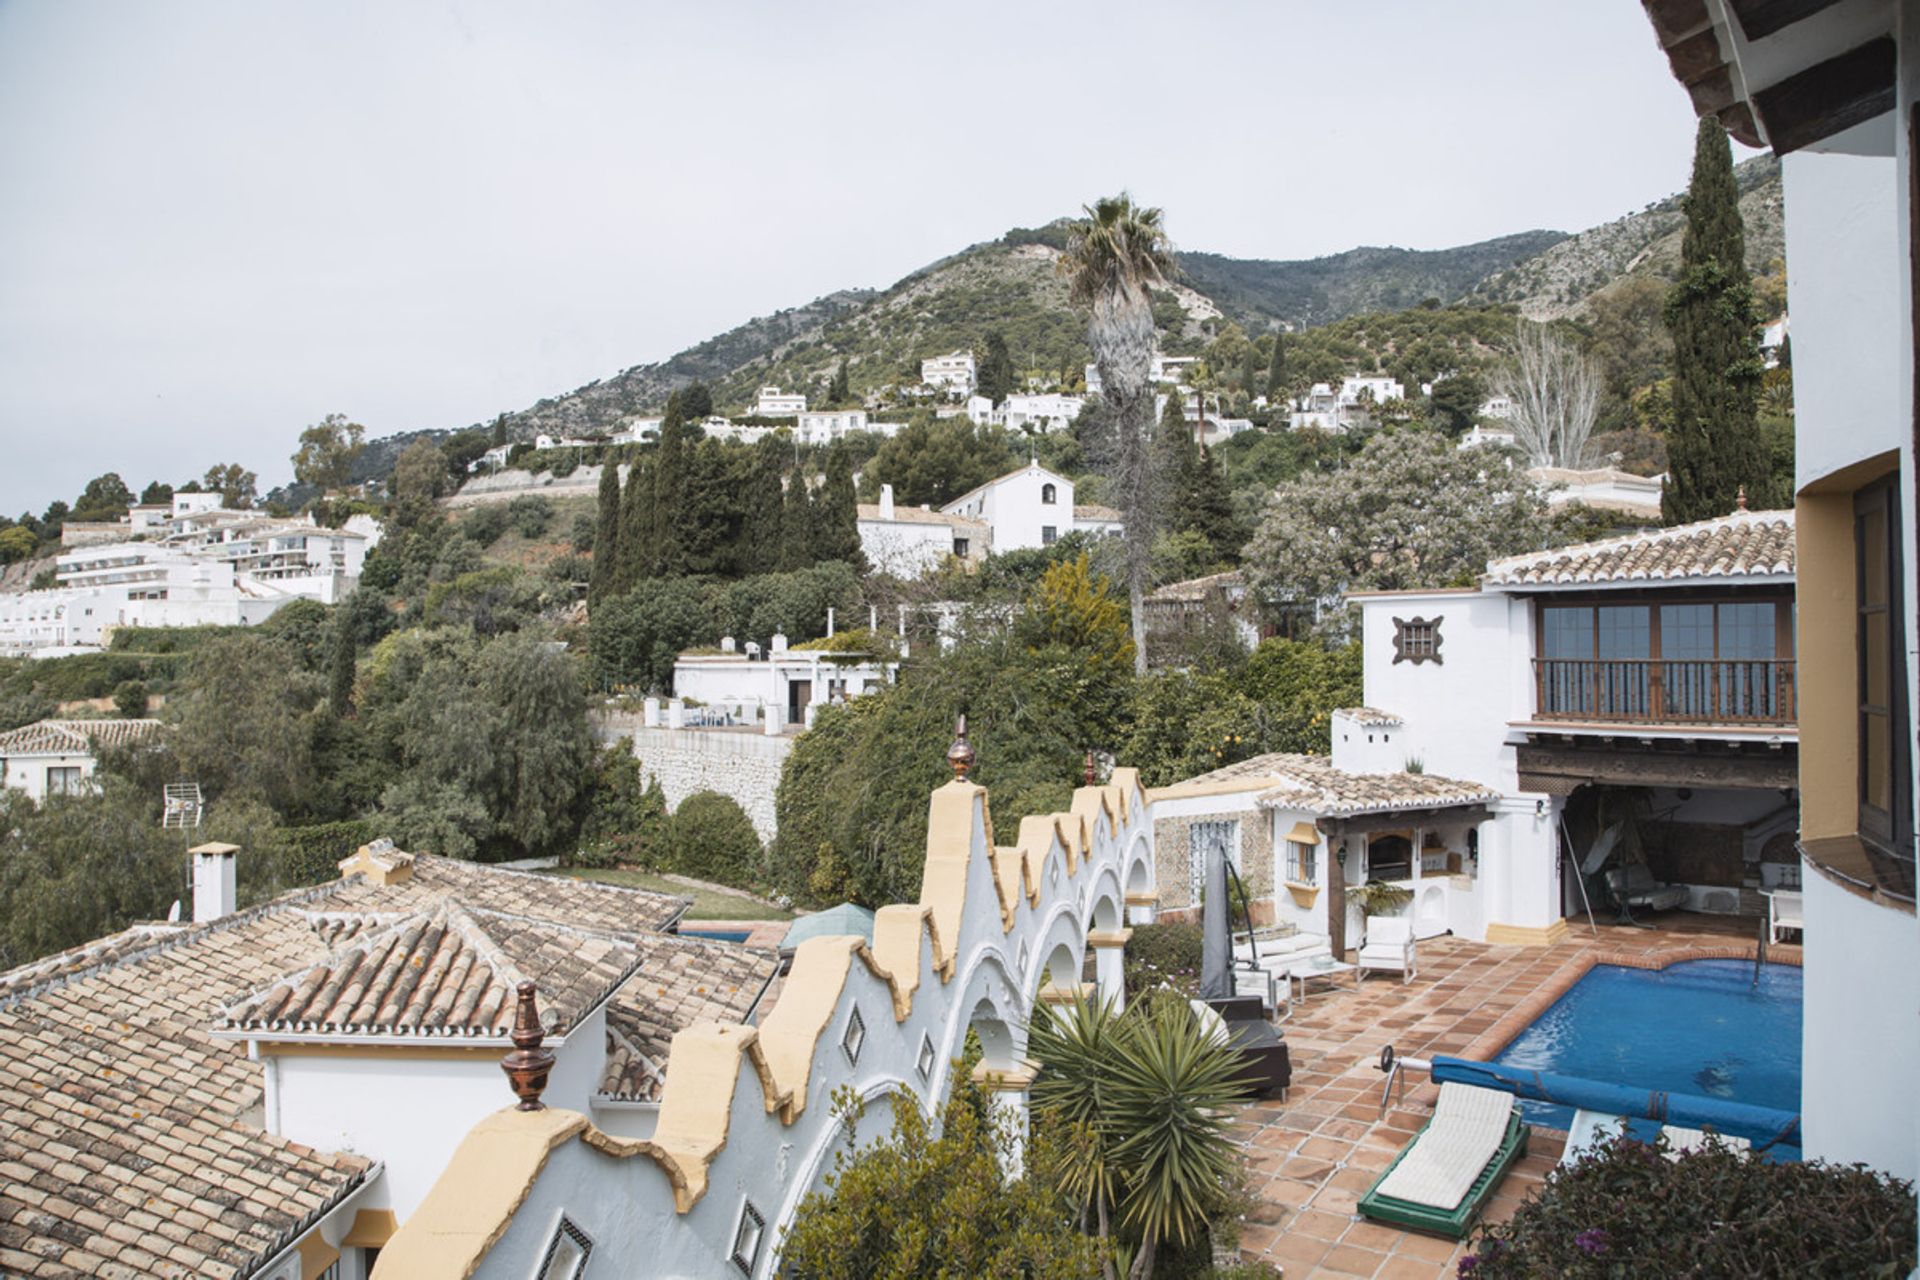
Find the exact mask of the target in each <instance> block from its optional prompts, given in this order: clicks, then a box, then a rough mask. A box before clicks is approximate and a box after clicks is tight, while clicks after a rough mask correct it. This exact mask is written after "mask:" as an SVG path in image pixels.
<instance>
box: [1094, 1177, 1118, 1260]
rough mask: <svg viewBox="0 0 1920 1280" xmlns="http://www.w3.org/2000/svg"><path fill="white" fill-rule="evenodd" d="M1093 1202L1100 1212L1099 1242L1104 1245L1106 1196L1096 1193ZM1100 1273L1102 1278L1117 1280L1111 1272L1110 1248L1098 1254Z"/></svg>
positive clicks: (1105, 1238) (1111, 1258) (1105, 1234)
mask: <svg viewBox="0 0 1920 1280" xmlns="http://www.w3.org/2000/svg"><path fill="white" fill-rule="evenodd" d="M1093 1202H1094V1205H1095V1207H1097V1208H1098V1209H1099V1212H1100V1243H1101V1244H1103V1245H1104V1244H1106V1243H1107V1198H1106V1197H1105V1196H1102V1195H1096V1196H1094V1198H1093ZM1100 1274H1101V1276H1102V1277H1103V1280H1119V1277H1118V1276H1116V1275H1115V1274H1114V1272H1113V1253H1112V1251H1111V1250H1108V1251H1106V1252H1104V1253H1102V1254H1101V1256H1100Z"/></svg>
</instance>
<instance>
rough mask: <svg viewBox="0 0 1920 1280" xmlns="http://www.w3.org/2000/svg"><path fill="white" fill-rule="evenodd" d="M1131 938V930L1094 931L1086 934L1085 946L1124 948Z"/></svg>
mask: <svg viewBox="0 0 1920 1280" xmlns="http://www.w3.org/2000/svg"><path fill="white" fill-rule="evenodd" d="M1131 937H1133V930H1131V929H1094V930H1091V931H1089V932H1088V934H1087V945H1088V946H1090V947H1124V946H1126V945H1127V940H1128V939H1129V938H1131Z"/></svg>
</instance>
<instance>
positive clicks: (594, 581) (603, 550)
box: [587, 449, 620, 601]
mask: <svg viewBox="0 0 1920 1280" xmlns="http://www.w3.org/2000/svg"><path fill="white" fill-rule="evenodd" d="M619 573H620V451H619V450H618V449H609V450H607V459H606V461H605V462H604V463H603V464H602V465H601V467H600V494H599V497H598V498H597V499H596V501H595V505H594V509H593V572H592V574H591V575H590V576H589V577H588V578H587V599H588V600H589V601H592V600H598V599H600V598H601V597H602V596H604V595H606V594H607V589H608V588H609V587H610V586H612V585H613V581H614V579H615V578H616V577H618V576H619Z"/></svg>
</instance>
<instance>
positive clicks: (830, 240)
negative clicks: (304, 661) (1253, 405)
mask: <svg viewBox="0 0 1920 1280" xmlns="http://www.w3.org/2000/svg"><path fill="white" fill-rule="evenodd" d="M1691 145H1692V121H1691V117H1690V113H1689V111H1688V107H1687V103H1686V99H1685V95H1684V94H1683V93H1682V91H1681V90H1680V89H1679V87H1678V86H1676V85H1675V84H1674V83H1673V82H1672V80H1671V79H1670V78H1669V76H1668V73H1667V69H1666V66H1665V62H1664V60H1663V59H1662V57H1661V56H1660V54H1659V53H1658V51H1657V49H1656V48H1655V45H1654V40H1653V36H1652V33H1651V31H1650V29H1649V27H1648V25H1647V21H1646V18H1645V17H1644V15H1643V13H1642V11H1641V8H1640V6H1639V5H1638V4H1636V3H1634V2H1633V0H1580V2H1579V3H1567V2H1566V0H1553V2H1551V3H1543V2H1542V0H1453V2H1451V3H1445V4H1436V3H1433V2H1432V0H1365V2H1358V0H1246V2H1245V3H1226V2H1224V0H1221V2H1208V0H1198V2H1194V0H1190V2H1189V3H1186V4H1182V5H1168V4H1165V3H1152V4H1148V3H1134V2H1132V0H1097V2H1093V3H1064V2H1061V3H1055V2H1053V0H1041V2H1040V3H1035V2H1034V0H1024V2H1022V3H999V2H998V0H985V2H983V3H976V4H971V5H963V6H954V5H939V6H935V5H930V4H922V3H911V2H908V0H878V2H875V3H853V2H847V3H842V2H838V0H833V2H820V3H813V2H808V0H781V2H778V3H774V2H767V3H749V2H747V0H733V2H729V0H698V2H695V0H684V2H682V3H677V4H660V3H643V2H634V0H609V2H607V3H550V4H548V3H543V4H538V5H529V4H523V3H500V4H494V3H470V2H467V0H454V2H451V3H438V4H428V3H424V2H422V3H395V2H394V0H377V2H374V3H347V2H343V0H325V2H314V3H274V4H259V3H253V2H244V3H213V2H207V3H200V2H193V3H187V2H165V3H163V2H161V0H125V2H122V3H107V2H100V0H0V440H4V444H5V447H4V450H0V510H5V511H7V512H17V511H19V510H21V509H23V508H27V507H31V508H32V509H34V510H36V511H37V510H39V509H40V508H42V507H44V506H45V505H46V504H47V503H48V502H49V501H51V500H52V499H54V498H56V497H59V498H66V499H68V500H69V501H71V499H72V498H73V496H74V494H75V493H76V492H77V491H78V490H79V488H80V486H81V485H82V484H83V483H84V482H85V480H86V479H87V478H88V477H90V476H93V475H97V474H99V473H100V472H102V471H104V470H117V471H119V472H120V473H121V474H122V475H123V476H124V477H125V478H126V479H127V481H128V482H129V483H131V484H133V485H134V486H135V487H136V488H137V487H138V486H139V485H141V484H143V483H145V482H146V481H147V480H149V479H154V478H162V479H167V480H170V481H174V482H178V481H180V480H183V479H185V478H187V477H189V476H191V475H195V474H198V473H199V472H201V471H203V470H205V469H206V467H207V466H208V465H210V464H212V463H214V462H226V461H239V462H242V463H244V464H245V465H246V466H248V467H250V468H253V469H255V470H257V471H259V473H260V476H261V480H262V485H263V487H265V486H267V485H271V484H273V483H277V482H279V481H281V480H284V479H286V478H287V477H288V475H289V472H290V468H289V465H288V461H287V459H288V455H289V454H290V453H291V452H292V449H293V443H294V438H295V436H296V435H297V434H298V432H299V430H300V429H301V427H303V426H305V425H306V424H308V423H311V422H313V421H316V420H318V419H319V418H320V417H321V416H322V415H324V414H326V413H328V412H333V411H340V412H345V413H348V414H351V415H353V416H354V417H355V418H357V419H358V420H359V421H361V422H364V423H366V424H367V426H368V428H369V429H370V431H371V432H372V433H373V434H375V435H384V434H388V433H391V432H394V431H403V430H409V429H413V428H418V427H446V426H460V425H464V424H466V423H468V422H472V421H475V420H478V419H483V418H487V417H490V416H491V415H493V414H495V413H497V412H499V411H501V410H506V409H514V408H519V407H522V406H524V405H526V404H529V403H531V402H532V401H534V400H536V399H538V398H539V397H541V396H543V395H546V394H550V393H553V392H558V391H563V390H566V389H569V388H571V387H574V386H576V385H578V384H580V383H582V382H586V381H589V380H591V379H594V378H597V377H601V376H603V375H605V374H607V373H610V372H613V371H616V370H618V369H621V368H624V367H626V366H628V365H632V364H637V363H642V362H645V361H650V360H657V359H660V358H663V357H665V356H667V355H669V354H671V353H672V352H674V351H676V350H679V349H681V348H683V347H685V346H688V345H690V344H692V343H694V342H697V341H699V340H701V339H703V338H705V337H708V336H710V335H712V334H714V333H716V332H718V331H720V330H723V329H726V328H729V327H731V326H732V325H734V324H737V323H739V322H740V321H741V320H744V319H745V318H747V317H748V316H751V315H755V314H761V313H765V312H768V311H772V310H775V309H778V308H781V307H787V306H793V305H796V304H799V303H802V302H805V301H807V300H809V299H811V298H813V297H816V296H818V295H820V294H822V293H826V292H829V291H831V290H833V289H837V288H843V287H848V286H884V285H887V284H889V283H891V282H892V281H894V280H895V279H897V278H898V277H900V276H901V275H904V274H905V273H907V272H908V271H911V270H913V269H914V268H916V267H918V266H920V265H922V264H924V263H926V262H928V261H930V260H932V259H934V258H937V257H940V256H942V255H944V254H947V253H950V252H952V251H954V250H955V249H958V248H960V247H962V246H964V245H967V244H970V243H973V242H976V241H980V240H984V239H988V238H991V237H993V236H996V235H998V234H999V233H1000V232H1002V231H1004V230H1005V229H1006V228H1008V227H1010V226H1016V225H1033V224H1037V223H1041V222H1044V221H1046V220H1048V219H1051V218H1053V217H1057V216H1059V215H1061V214H1064V213H1069V212H1072V211H1074V210H1075V209H1077V207H1078V206H1079V205H1080V204H1081V203H1082V202H1084V201H1087V200H1089V199H1091V198H1093V197H1094V196H1097V195H1099V194H1102V193H1106V192H1110V191H1113V190H1116V189H1118V188H1121V187H1127V188H1130V189H1131V190H1132V191H1133V192H1134V194H1135V195H1136V196H1137V197H1139V198H1141V199H1143V200H1145V201H1147V202H1149V203H1153V204H1158V205H1162V206H1164V208H1165V209H1166V211H1167V221H1168V225H1169V228H1170V230H1171V231H1172V233H1173V235H1174V238H1175V240H1176V241H1177V242H1178V243H1179V244H1180V245H1181V246H1182V247H1186V248H1193V249H1206V250H1211V251H1215V252H1220V253H1228V254H1234V255H1239V256H1244V257H1265V258H1297V257H1310V256H1314V255H1318V254H1323V253H1332V252H1337V251H1339V250H1342V249H1346V248H1350V247H1352V246H1354V245H1356V244H1393V245H1405V246H1411V247H1415V248H1441V247H1445V246H1448V245H1453V244H1460V243H1464V242H1468V241H1473V240H1478V239H1483V238H1486V237H1489V236H1496V235H1502V234H1505V233H1508V232H1513V231H1520V230H1525V229H1528V228H1534V227H1552V228H1561V229H1567V230H1577V229H1580V228H1583V227H1586V226H1590V225H1592V224H1594V223H1597V222H1602V221H1605V220H1607V219H1609V218H1613V217H1617V216H1619V215H1620V214H1622V213H1626V212H1629V211H1631V210H1634V209H1637V208H1639V207H1640V206H1642V205H1644V204H1645V203H1646V202H1648V201H1649V200H1652V199H1656V198H1658V197H1660V196H1662V195H1665V194H1667V193H1669V192H1671V191H1673V190H1675V189H1677V188H1678V187H1680V186H1681V185H1683V184H1684V182H1685V179H1686V175H1687V169H1688V165H1689V158H1690V152H1691Z"/></svg>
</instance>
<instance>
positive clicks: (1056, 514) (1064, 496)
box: [941, 461, 1121, 552]
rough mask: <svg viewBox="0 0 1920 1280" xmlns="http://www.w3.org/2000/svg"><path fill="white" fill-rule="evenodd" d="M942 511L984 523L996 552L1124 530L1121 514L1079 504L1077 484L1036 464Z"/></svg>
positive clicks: (1010, 473)
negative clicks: (1075, 535)
mask: <svg viewBox="0 0 1920 1280" xmlns="http://www.w3.org/2000/svg"><path fill="white" fill-rule="evenodd" d="M941 510H942V511H944V512H946V513H947V514H948V515H956V516H965V517H967V518H968V519H971V520H978V521H981V522H982V523H984V524H985V525H986V526H987V529H988V534H989V539H988V549H989V550H991V551H994V552H1001V551H1019V550H1022V549H1026V548H1032V547H1050V546H1052V545H1053V544H1054V543H1055V542H1057V541H1058V540H1059V539H1060V538H1061V537H1063V536H1065V535H1066V534H1069V533H1074V532H1080V533H1094V534H1111V533H1119V532H1120V530H1121V523H1120V514H1119V513H1118V512H1116V511H1114V510H1113V509H1112V508H1110V507H1098V506H1075V505H1074V501H1073V481H1071V480H1069V479H1067V478H1066V477H1065V476H1062V475H1057V474H1055V473H1054V472H1052V471H1049V470H1047V469H1046V468H1045V467H1043V466H1041V465H1040V464H1039V462H1037V461H1031V462H1028V463H1027V465H1026V466H1024V467H1021V468H1019V469H1018V470H1015V471H1009V472H1007V474H1005V475H1003V476H1000V477H998V478H997V479H993V480H989V481H987V483H985V484H983V485H981V486H980V487H979V488H977V489H974V490H972V491H971V492H969V493H963V494H961V495H960V496H959V497H958V498H955V499H954V500H953V501H952V502H949V503H948V504H947V505H946V506H944V507H942V508H941Z"/></svg>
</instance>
